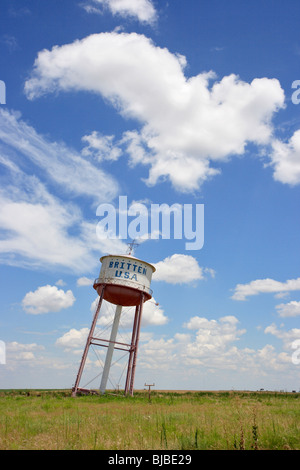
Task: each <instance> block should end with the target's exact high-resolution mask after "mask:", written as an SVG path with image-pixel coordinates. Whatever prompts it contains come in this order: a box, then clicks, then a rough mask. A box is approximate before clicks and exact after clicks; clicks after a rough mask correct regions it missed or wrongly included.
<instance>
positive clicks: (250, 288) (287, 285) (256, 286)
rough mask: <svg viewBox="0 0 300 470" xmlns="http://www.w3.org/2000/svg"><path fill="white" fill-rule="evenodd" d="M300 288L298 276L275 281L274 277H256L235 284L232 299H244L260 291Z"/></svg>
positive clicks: (268, 291)
mask: <svg viewBox="0 0 300 470" xmlns="http://www.w3.org/2000/svg"><path fill="white" fill-rule="evenodd" d="M294 290H300V277H298V278H297V279H289V280H288V281H286V282H279V281H275V280H274V279H268V278H267V279H256V280H255V281H251V282H249V283H248V284H237V285H236V287H235V291H234V294H233V295H232V297H231V298H232V299H234V300H246V297H249V296H251V295H258V294H261V293H276V292H289V291H294Z"/></svg>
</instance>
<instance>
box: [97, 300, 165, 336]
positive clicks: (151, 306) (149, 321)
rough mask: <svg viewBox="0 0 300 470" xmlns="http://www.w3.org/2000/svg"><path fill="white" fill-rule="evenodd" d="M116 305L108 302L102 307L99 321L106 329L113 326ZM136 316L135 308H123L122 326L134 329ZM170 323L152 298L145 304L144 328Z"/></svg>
mask: <svg viewBox="0 0 300 470" xmlns="http://www.w3.org/2000/svg"><path fill="white" fill-rule="evenodd" d="M98 300H99V299H98V298H96V299H95V300H94V301H93V302H92V305H91V312H92V313H94V312H95V310H96V307H97V304H98ZM115 309H116V307H115V305H112V304H110V303H109V302H107V301H105V300H104V301H103V303H102V305H101V310H100V315H99V319H98V325H99V326H100V327H105V326H107V325H109V324H112V322H113V319H114V315H115ZM134 314H135V307H123V308H122V314H121V319H120V324H121V326H122V327H123V328H125V329H126V328H132V325H133V319H134ZM167 322H168V317H167V316H166V315H165V313H164V310H163V308H162V307H161V306H160V305H159V304H158V303H157V302H156V300H155V299H154V298H153V297H152V299H151V300H148V301H147V302H145V303H144V304H143V313H142V323H141V325H142V326H149V325H153V326H158V325H165V324H166V323H167Z"/></svg>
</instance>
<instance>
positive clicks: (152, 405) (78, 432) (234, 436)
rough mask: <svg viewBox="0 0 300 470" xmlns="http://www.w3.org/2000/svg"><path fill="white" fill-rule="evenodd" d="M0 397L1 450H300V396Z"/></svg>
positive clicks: (30, 393)
mask: <svg viewBox="0 0 300 470" xmlns="http://www.w3.org/2000/svg"><path fill="white" fill-rule="evenodd" d="M70 395H71V394H70V391H63V390H57V391H54V390H51V391H50V390H48V391H47V390H41V391H38V390H2V391H1V390H0V449H1V450H13V449H18V450H21V449H37V450H38V449H42V450H47V449H48V450H56V449H58V450H70V449H74V450H76V449H78V450H80V449H90V450H93V449H102V450H147V449H151V450H195V449H199V450H201V449H202V450H205V449H207V450H214V449H215V450H226V449H228V450H233V449H236V450H244V449H246V450H251V449H253V450H260V449H261V450H284V449H286V450H289V449H293V450H299V449H300V394H299V393H290V394H289V393H276V392H171V391H161V392H159V391H153V392H152V393H151V401H149V399H148V394H147V392H146V391H137V392H135V395H134V397H124V396H123V395H114V394H106V395H105V396H95V395H93V396H77V397H76V398H71V396H70Z"/></svg>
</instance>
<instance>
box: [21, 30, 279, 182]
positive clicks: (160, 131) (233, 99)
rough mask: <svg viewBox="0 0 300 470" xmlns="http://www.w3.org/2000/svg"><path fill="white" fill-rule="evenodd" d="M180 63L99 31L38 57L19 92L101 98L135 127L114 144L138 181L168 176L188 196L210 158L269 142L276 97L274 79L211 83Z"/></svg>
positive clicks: (210, 169)
mask: <svg viewBox="0 0 300 470" xmlns="http://www.w3.org/2000/svg"><path fill="white" fill-rule="evenodd" d="M185 66H186V59H185V57H183V56H181V55H178V54H172V53H171V52H169V51H168V50H167V49H166V48H160V47H157V46H155V45H154V44H153V43H152V42H151V40H150V39H148V38H146V37H145V36H142V35H138V34H136V33H132V34H125V33H121V34H118V33H116V32H112V33H100V34H94V35H91V36H88V37H86V38H84V39H82V40H77V41H75V42H74V43H71V44H67V45H63V46H61V47H59V46H55V47H54V48H53V49H52V50H51V51H49V50H43V51H41V52H39V54H38V57H37V59H36V61H35V64H34V69H33V72H32V76H31V78H30V79H29V80H28V81H27V82H26V84H25V91H26V94H27V96H28V98H30V99H32V98H36V97H38V96H40V95H42V94H44V93H48V92H52V91H56V90H63V91H68V90H77V91H79V90H88V91H90V92H93V93H98V94H100V95H102V96H103V97H105V98H106V99H107V100H109V101H110V102H111V103H112V104H113V105H114V106H115V107H116V109H117V110H118V111H119V112H120V113H121V114H122V115H123V116H125V117H127V118H134V119H136V120H137V121H139V122H140V123H141V125H142V128H141V130H140V131H138V130H136V131H128V132H125V133H124V135H123V138H122V139H121V141H120V142H119V145H121V144H122V145H124V146H125V147H126V148H127V152H128V153H129V155H130V163H131V164H133V165H134V164H137V163H142V164H144V165H147V166H150V170H149V176H148V179H147V180H146V182H147V183H148V184H149V185H154V184H156V183H157V182H158V181H159V180H160V179H161V178H169V179H170V181H171V182H172V184H173V185H174V186H175V187H176V188H177V189H178V190H181V191H193V190H195V189H197V188H199V186H200V185H201V183H202V182H203V181H205V180H207V179H208V178H210V177H212V176H213V175H215V174H217V173H218V172H219V169H218V168H217V167H216V166H215V165H217V163H218V161H226V160H228V158H229V157H230V156H232V155H242V154H243V153H244V152H245V148H246V146H247V143H249V142H252V143H254V144H257V145H265V144H269V143H270V141H271V138H272V131H273V127H272V123H271V120H272V117H273V114H274V113H275V112H277V111H278V110H279V109H280V108H283V107H284V92H283V90H282V88H281V86H280V84H279V82H278V80H276V79H268V78H261V79H254V80H253V81H252V82H251V83H246V82H244V81H242V80H241V79H240V78H239V77H238V76H236V75H234V74H232V75H229V76H225V77H223V78H222V79H221V80H220V81H216V76H215V74H214V73H213V72H209V73H200V74H199V75H197V76H194V77H190V78H187V77H185V75H184V68H185ZM213 80H214V82H212V81H213ZM211 164H212V166H211Z"/></svg>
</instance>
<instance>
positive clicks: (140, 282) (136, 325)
mask: <svg viewBox="0 0 300 470" xmlns="http://www.w3.org/2000/svg"><path fill="white" fill-rule="evenodd" d="M131 248H132V244H131ZM100 261H101V263H102V265H101V270H100V274H99V277H98V278H97V279H96V280H95V281H94V285H93V287H94V289H95V290H96V291H97V293H98V295H99V300H98V305H97V308H96V311H95V315H94V318H93V322H92V325H91V328H90V332H89V335H88V338H87V341H86V345H85V349H84V352H83V355H82V359H81V363H80V366H79V371H78V374H77V378H76V382H75V386H74V387H73V390H72V396H76V394H77V392H79V391H83V392H84V391H85V390H84V389H80V388H79V382H80V379H81V376H82V372H83V369H84V366H85V362H86V358H87V355H88V352H89V348H90V346H91V345H92V344H93V345H96V346H103V347H106V348H107V353H106V358H105V364H104V369H103V373H102V379H101V384H100V393H101V394H103V393H104V392H105V390H106V385H107V380H108V376H109V370H110V366H111V361H112V356H113V352H114V349H121V350H124V351H128V353H129V359H128V366H127V375H126V382H125V395H127V394H128V393H130V394H131V395H133V384H134V375H135V368H136V359H137V351H138V343H139V336H140V327H141V318H142V311H143V304H144V302H146V301H147V300H149V299H151V297H152V291H151V289H150V283H151V279H152V274H153V273H154V272H155V268H154V266H152V265H151V264H149V263H147V262H145V261H142V260H140V259H138V258H135V257H134V256H132V255H131V251H130V253H129V254H126V255H106V256H102V258H100ZM103 300H106V301H107V302H109V303H111V304H114V305H115V306H116V308H115V315H114V320H113V325H112V328H111V332H110V339H109V340H107V339H103V338H102V339H101V338H96V337H94V330H95V327H96V323H97V320H98V316H99V313H100V310H101V305H102V302H103ZM129 306H130V307H131V306H132V307H135V315H134V321H133V327H132V335H131V343H130V344H126V343H120V342H117V341H116V338H117V333H118V327H119V322H120V317H121V314H122V307H129Z"/></svg>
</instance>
